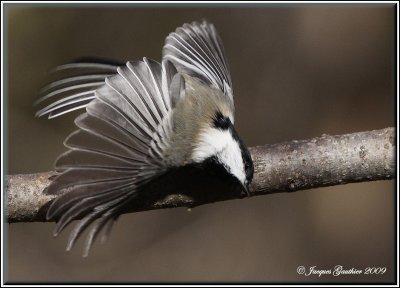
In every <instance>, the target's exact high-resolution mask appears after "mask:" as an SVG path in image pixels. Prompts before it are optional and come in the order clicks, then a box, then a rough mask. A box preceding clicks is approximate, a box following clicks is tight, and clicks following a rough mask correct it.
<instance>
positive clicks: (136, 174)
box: [37, 21, 253, 256]
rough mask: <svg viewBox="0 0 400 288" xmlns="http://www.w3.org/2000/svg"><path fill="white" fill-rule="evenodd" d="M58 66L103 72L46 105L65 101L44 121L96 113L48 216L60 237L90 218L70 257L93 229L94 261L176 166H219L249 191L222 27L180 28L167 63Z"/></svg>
mask: <svg viewBox="0 0 400 288" xmlns="http://www.w3.org/2000/svg"><path fill="white" fill-rule="evenodd" d="M56 69H57V70H63V71H65V70H68V71H78V72H80V73H81V72H82V71H84V70H85V69H86V70H87V69H91V70H94V71H96V73H91V74H75V75H74V76H73V77H69V78H65V79H61V80H58V81H56V82H53V83H51V84H50V85H48V86H46V87H45V88H44V91H45V93H46V94H45V96H43V97H42V98H40V99H39V100H38V102H42V101H45V100H49V99H54V97H55V96H61V98H60V99H59V100H57V101H54V102H53V103H51V104H49V105H47V106H46V107H44V108H43V109H41V110H40V111H38V112H37V116H43V115H48V117H49V118H54V117H58V116H60V115H63V114H65V113H68V112H71V111H74V110H77V109H80V108H85V109H86V112H84V113H83V114H81V115H80V116H78V117H77V118H76V120H75V124H76V125H77V126H78V128H79V129H78V130H76V131H75V132H73V133H72V134H71V135H69V136H68V137H67V139H66V140H65V142H64V144H65V146H66V147H67V148H69V150H68V151H67V152H65V153H63V154H62V155H60V156H59V158H58V159H57V161H56V170H57V171H58V172H60V174H59V175H58V176H57V178H55V179H54V180H53V182H52V183H51V184H50V186H49V187H48V190H47V193H49V194H56V195H60V196H59V197H58V198H56V199H55V201H53V203H52V204H51V205H50V207H49V209H48V211H47V219H48V220H57V225H56V229H55V232H54V235H55V236H56V235H58V234H59V233H60V232H61V231H62V230H63V229H64V228H65V226H66V225H68V224H69V223H70V222H71V221H73V220H75V219H78V218H82V219H81V220H80V222H79V223H78V224H77V225H76V227H75V228H74V229H73V231H72V232H71V234H70V238H69V241H68V245H67V250H70V249H71V247H72V246H73V244H74V243H75V241H76V239H77V238H78V236H79V235H80V234H81V233H82V232H83V231H84V230H85V228H86V227H88V226H89V225H91V224H92V225H93V226H92V228H91V230H90V231H89V234H88V236H87V241H86V245H85V250H84V256H86V255H87V254H88V252H89V249H90V247H91V245H92V243H93V241H94V239H95V238H96V236H97V234H98V233H99V232H100V231H101V230H102V229H103V228H105V230H106V231H107V230H109V228H110V227H111V225H112V223H113V222H114V220H115V219H116V218H117V217H118V216H119V215H120V214H121V211H122V210H123V209H124V208H125V207H126V206H127V205H128V204H129V203H132V201H135V199H137V197H138V196H139V195H141V191H143V189H142V187H144V186H145V185H147V184H148V183H150V182H151V181H153V180H154V179H156V178H157V177H160V176H161V175H163V174H165V173H166V172H167V171H169V170H170V169H173V168H175V167H185V166H190V165H194V164H195V165H200V166H201V165H210V164H212V167H214V168H212V169H218V170H219V171H222V173H223V174H225V176H228V177H229V178H231V179H233V180H234V181H236V182H237V184H239V185H241V186H242V187H243V189H244V190H245V191H246V193H247V194H248V193H249V192H248V185H249V183H250V181H251V180H252V177H253V163H252V159H251V156H250V153H249V151H248V149H247V147H246V146H245V145H244V144H243V142H242V140H241V139H240V137H239V135H238V134H237V132H236V130H235V128H234V126H233V124H234V103H233V91H232V83H231V76H230V72H229V69H228V64H227V61H226V58H225V54H224V48H223V45H222V41H221V39H220V37H219V35H218V33H217V31H216V30H215V28H214V25H212V24H210V23H207V22H206V21H204V22H202V23H196V22H194V23H192V24H184V25H183V26H182V27H179V28H177V29H176V31H175V32H173V33H171V34H170V35H169V36H168V37H167V38H166V41H165V45H164V47H163V59H162V63H161V64H160V63H158V62H156V61H154V60H151V59H147V58H143V61H134V62H130V61H129V62H127V63H126V65H112V64H105V63H92V62H80V63H71V64H66V65H62V66H59V67H58V68H56ZM100 72H101V73H100ZM208 167H211V166H208ZM96 220H97V221H96ZM107 227H108V228H107Z"/></svg>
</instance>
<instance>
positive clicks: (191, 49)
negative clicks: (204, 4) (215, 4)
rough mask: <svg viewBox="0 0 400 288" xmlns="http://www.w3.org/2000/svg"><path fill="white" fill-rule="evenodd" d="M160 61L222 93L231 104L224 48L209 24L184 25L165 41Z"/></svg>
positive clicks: (230, 89)
mask: <svg viewBox="0 0 400 288" xmlns="http://www.w3.org/2000/svg"><path fill="white" fill-rule="evenodd" d="M163 59H165V60H170V61H171V62H172V63H173V64H174V65H175V66H176V67H177V69H178V71H179V72H182V73H185V74H189V75H191V76H194V77H197V78H199V79H201V80H202V81H204V82H206V83H207V84H209V85H210V86H212V87H214V88H217V89H220V90H221V91H223V92H224V93H225V94H226V95H227V96H228V97H229V98H230V99H231V101H232V102H233V92H232V81H231V76H230V72H229V68H228V62H227V60H226V57H225V53H224V47H223V44H222V41H221V38H220V37H219V35H218V33H217V31H216V29H215V27H214V25H213V24H210V23H208V22H206V21H204V22H202V23H197V22H193V23H191V24H184V25H183V26H182V27H179V28H177V29H176V30H175V32H173V33H171V34H170V35H169V36H168V37H167V38H166V40H165V45H164V48H163Z"/></svg>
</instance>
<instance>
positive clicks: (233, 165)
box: [192, 110, 254, 196]
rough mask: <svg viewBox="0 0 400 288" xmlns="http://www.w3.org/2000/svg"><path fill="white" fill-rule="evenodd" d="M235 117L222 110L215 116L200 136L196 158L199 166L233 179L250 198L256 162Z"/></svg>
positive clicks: (196, 148)
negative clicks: (201, 165) (236, 125)
mask: <svg viewBox="0 0 400 288" xmlns="http://www.w3.org/2000/svg"><path fill="white" fill-rule="evenodd" d="M231 118H232V117H230V116H228V115H226V114H224V113H222V112H221V111H218V110H217V111H215V113H213V116H212V117H211V119H210V123H209V124H208V125H206V127H204V128H203V129H202V130H201V132H200V134H199V137H198V140H197V141H196V142H197V143H196V145H195V148H194V150H193V154H192V158H193V161H195V162H197V163H204V164H211V165H207V167H211V168H210V169H213V170H215V171H210V172H212V173H214V174H215V173H217V174H218V173H220V174H223V175H226V176H229V177H230V178H232V179H233V180H234V181H236V182H238V183H239V184H240V185H241V186H242V188H243V190H244V191H245V192H246V194H247V196H250V193H249V189H248V186H249V184H250V182H251V180H252V179H253V172H254V167H253V161H252V159H251V156H250V153H249V150H248V149H247V147H246V146H245V145H244V143H243V141H242V140H241V139H240V137H239V135H238V133H237V132H236V130H235V128H234V126H233V123H232V119H231Z"/></svg>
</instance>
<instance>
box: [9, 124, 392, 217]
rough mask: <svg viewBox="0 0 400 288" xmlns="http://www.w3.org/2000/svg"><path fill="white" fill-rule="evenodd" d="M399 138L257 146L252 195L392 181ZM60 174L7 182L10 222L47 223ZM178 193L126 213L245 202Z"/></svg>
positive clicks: (388, 133)
mask: <svg viewBox="0 0 400 288" xmlns="http://www.w3.org/2000/svg"><path fill="white" fill-rule="evenodd" d="M394 133H395V131H394V128H386V129H382V130H373V131H366V132H359V133H353V134H346V135H338V136H329V135H323V136H321V137H317V138H313V139H310V140H301V141H297V140H294V141H290V142H284V143H279V144H272V145H263V146H257V147H252V148H250V152H251V155H252V158H253V161H254V167H255V173H254V179H253V182H252V184H251V187H250V191H251V194H252V196H257V195H264V194H270V193H276V192H293V191H298V190H306V189H311V188H316V187H324V186H333V185H340V184H346V183H354V182H362V181H376V180H388V179H393V178H394V177H395V159H394V155H395V154H394V153H395V143H394V139H395V137H394ZM55 175H56V173H55V172H45V173H37V174H25V175H9V176H7V177H6V191H7V195H8V197H7V200H8V201H7V219H8V222H9V223H12V222H33V221H45V217H44V215H45V212H46V210H47V207H48V205H49V203H50V202H51V201H52V200H53V199H54V197H55V196H53V195H46V194H45V193H43V191H45V188H46V187H47V186H48V185H49V184H50V183H51V178H52V177H54V176H55ZM175 182H180V181H175ZM203 182H204V181H203ZM163 185H164V186H165V183H164V184H163ZM185 187H186V186H185ZM174 189H175V188H174ZM201 189H203V188H201ZM174 191H176V192H172V191H171V192H169V193H167V194H165V195H166V196H165V195H164V196H163V197H162V198H160V199H158V200H157V201H138V202H137V203H136V204H135V206H132V207H131V208H130V209H129V210H128V211H127V212H134V211H144V210H151V209H160V208H170V207H179V206H186V207H194V206H198V205H202V204H206V203H211V202H215V201H223V200H229V199H234V198H242V197H243V196H241V195H240V194H232V193H219V192H217V193H211V192H210V191H211V190H210V191H207V192H204V191H203V193H201V195H202V196H201V198H196V197H192V196H191V194H190V193H188V194H187V193H183V192H182V189H176V190H174ZM216 194H218V196H217V197H216V196H215V195H216Z"/></svg>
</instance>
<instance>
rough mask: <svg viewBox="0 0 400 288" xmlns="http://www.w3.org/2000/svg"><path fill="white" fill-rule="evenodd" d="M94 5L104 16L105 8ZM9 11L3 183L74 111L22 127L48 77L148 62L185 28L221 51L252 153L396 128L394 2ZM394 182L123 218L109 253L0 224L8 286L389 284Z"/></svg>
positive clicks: (55, 147) (48, 229) (30, 227)
mask: <svg viewBox="0 0 400 288" xmlns="http://www.w3.org/2000/svg"><path fill="white" fill-rule="evenodd" d="M103 6H104V5H103ZM219 6H220V7H218V8H215V7H214V8H211V7H200V8H199V7H197V8H189V7H169V8H162V7H160V8H155V7H153V8H143V7H141V8H140V7H134V6H111V5H110V6H107V7H98V8H96V7H94V6H91V7H81V8H79V7H78V6H76V7H72V8H71V7H67V6H58V7H57V6H55V7H53V8H51V7H46V6H42V7H40V6H37V7H32V6H31V7H26V6H16V5H14V6H12V5H8V7H7V9H6V11H5V15H6V20H5V21H6V22H5V23H6V24H7V28H6V29H7V30H6V32H7V38H6V39H5V40H6V41H5V43H6V46H5V47H6V48H7V52H8V53H7V58H5V59H7V63H5V64H6V65H7V70H5V71H6V72H7V77H8V80H7V82H6V83H7V84H8V92H7V93H6V94H5V95H6V97H7V101H8V107H7V110H6V111H5V112H6V113H7V114H8V115H7V118H6V119H8V123H7V124H8V126H7V128H8V135H7V138H5V139H7V140H8V142H7V144H8V152H7V153H8V154H7V156H8V172H7V173H9V174H14V173H31V172H40V171H47V170H51V169H52V168H53V162H54V160H55V158H56V157H57V156H58V155H59V154H60V153H61V152H62V151H64V150H65V148H64V147H63V145H62V142H63V140H64V138H65V137H66V136H67V135H68V134H69V133H70V132H72V131H73V130H74V129H75V127H74V124H73V119H74V118H75V117H76V116H77V115H78V114H79V113H78V114H77V113H75V114H73V115H68V116H65V117H61V118H59V119H55V120H52V121H48V120H46V119H36V118H34V116H33V115H34V112H35V109H36V108H35V107H33V105H32V103H33V102H34V100H35V99H36V98H37V97H38V91H39V90H40V88H41V87H42V86H43V85H45V84H46V83H47V82H48V81H49V75H48V71H49V70H50V69H51V68H52V67H54V66H57V65H60V64H63V63H67V62H69V61H71V60H73V59H76V58H79V57H81V56H89V55H90V56H98V57H102V56H103V57H109V58H115V59H119V60H123V61H126V60H136V59H140V58H142V57H143V56H147V57H150V58H153V59H156V60H160V57H161V48H162V45H163V41H164V38H165V37H166V36H167V35H168V33H169V32H171V31H173V30H174V29H175V28H176V27H178V26H180V25H182V24H183V23H185V22H191V21H194V20H201V19H203V18H205V19H208V20H209V21H211V22H213V23H214V24H215V25H216V27H217V29H218V30H219V32H220V35H221V37H222V39H223V42H224V45H225V50H226V53H227V58H228V61H229V64H230V68H231V73H232V78H233V83H234V91H235V96H236V98H235V101H236V109H237V110H236V126H237V129H238V131H239V133H240V134H241V135H242V137H243V138H244V140H245V142H246V143H247V144H248V145H249V146H254V145H261V144H264V143H277V142H281V141H286V140H294V139H307V138H310V137H315V136H319V135H321V134H323V133H327V134H343V133H351V132H357V131H363V130H372V129H381V128H385V127H388V126H394V116H393V112H394V109H395V107H394V103H393V93H394V92H393V73H392V66H393V65H394V62H393V57H392V54H393V41H394V40H393V33H394V31H393V21H394V12H393V11H394V10H393V9H392V8H391V7H390V6H375V7H373V6H362V5H355V4H353V5H351V6H343V7H341V6H339V5H335V6H324V5H319V6H300V5H297V6H295V7H290V6H289V5H286V6H282V7H279V6H277V5H275V6H260V5H259V6H258V7H254V8H251V7H236V8H233V7H223V6H222V4H221V5H219ZM393 195H394V182H392V181H380V182H371V183H361V184H351V185H345V186H336V187H329V188H323V189H313V190H309V191H302V192H297V193H293V194H289V193H287V194H286V193H285V194H276V195H270V196H264V197H254V198H252V199H244V200H235V201H229V202H223V203H216V204H212V205H206V206H203V207H198V208H195V209H193V210H192V212H190V213H189V212H187V211H186V210H185V209H183V208H179V209H171V210H162V211H151V212H144V213H137V214H130V215H124V216H123V217H121V218H120V220H119V221H118V222H117V225H116V226H115V227H114V231H113V233H112V235H111V237H110V239H109V241H108V242H107V243H106V244H103V245H101V244H98V243H96V244H95V246H94V249H93V250H92V253H91V255H90V257H89V258H88V259H82V258H81V257H80V255H81V252H82V251H81V248H82V246H81V242H79V243H78V245H77V247H75V249H74V250H73V251H72V252H71V253H65V251H64V248H65V245H66V239H67V235H68V231H69V229H67V231H65V232H64V233H62V235H61V236H60V237H59V238H56V239H53V238H52V229H53V228H54V224H53V223H30V224H12V225H9V226H8V231H7V232H8V233H7V234H6V236H7V237H8V238H7V240H8V247H7V252H8V254H7V256H6V258H5V260H6V262H5V263H6V264H7V265H6V266H7V270H6V274H5V275H6V277H7V278H8V280H9V281H30V282H38V281H42V282H46V281H51V282H64V281H66V282H94V281H96V282H104V281H109V282H138V281H141V282H145V281H150V282H157V281H173V282H180V281H185V282H188V281H195V282H196V281H246V282H260V281H262V282H269V281H296V282H301V281H328V280H329V281H346V282H348V281H358V280H365V281H388V280H391V279H393V273H394V267H393V258H394V248H393V247H394V244H395V242H394V234H393V229H394V219H393V215H394V205H395V204H394V202H393ZM300 265H303V266H305V267H307V268H308V267H310V266H317V269H331V268H332V267H333V266H335V265H343V266H344V267H345V268H347V269H349V268H352V267H354V268H360V269H363V268H365V267H387V272H386V273H385V274H384V275H379V276H372V275H361V276H356V275H352V276H340V277H333V276H321V277H317V276H310V277H305V276H304V275H298V274H297V273H296V269H297V267H298V266H300Z"/></svg>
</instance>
